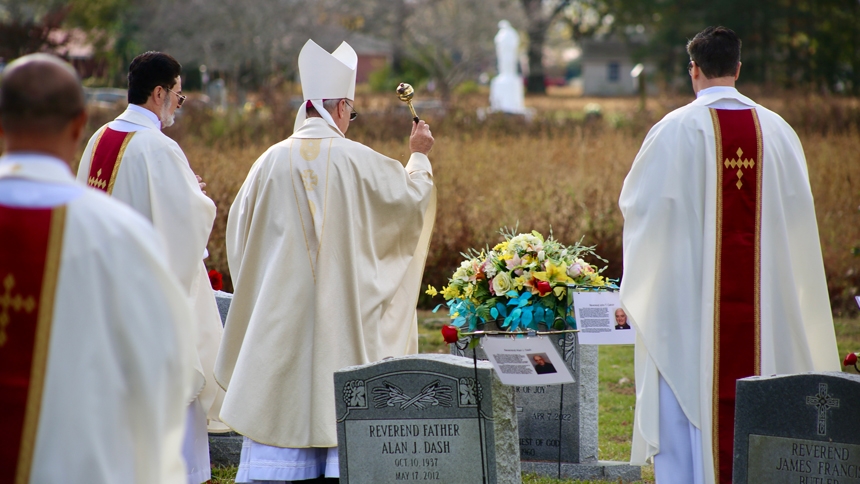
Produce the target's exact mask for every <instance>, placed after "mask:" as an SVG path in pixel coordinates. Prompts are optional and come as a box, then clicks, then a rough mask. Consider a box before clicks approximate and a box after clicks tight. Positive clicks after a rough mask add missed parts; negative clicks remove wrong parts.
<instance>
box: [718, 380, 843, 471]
mask: <svg viewBox="0 0 860 484" xmlns="http://www.w3.org/2000/svg"><path fill="white" fill-rule="evenodd" d="M733 482H734V484H747V483H749V484H757V483H762V482H767V483H769V484H782V483H785V484H788V483H791V484H860V376H858V375H853V374H849V373H839V372H825V373H805V374H798V375H784V376H771V377H750V378H744V379H741V380H738V382H737V400H736V402H735V444H734V469H733Z"/></svg>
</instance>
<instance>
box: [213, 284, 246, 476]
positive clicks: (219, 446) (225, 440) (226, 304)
mask: <svg viewBox="0 0 860 484" xmlns="http://www.w3.org/2000/svg"><path fill="white" fill-rule="evenodd" d="M215 302H216V303H217V304H218V312H219V313H220V314H221V324H222V325H223V324H224V323H226V322H227V311H229V310H230V303H231V302H233V295H232V294H230V293H229V292H224V291H215ZM242 440H243V439H242V436H241V435H239V434H237V433H236V432H222V433H214V432H212V433H209V461H210V462H211V463H212V464H214V465H216V466H221V467H231V466H233V467H235V466H238V465H239V456H240V454H241V452H242Z"/></svg>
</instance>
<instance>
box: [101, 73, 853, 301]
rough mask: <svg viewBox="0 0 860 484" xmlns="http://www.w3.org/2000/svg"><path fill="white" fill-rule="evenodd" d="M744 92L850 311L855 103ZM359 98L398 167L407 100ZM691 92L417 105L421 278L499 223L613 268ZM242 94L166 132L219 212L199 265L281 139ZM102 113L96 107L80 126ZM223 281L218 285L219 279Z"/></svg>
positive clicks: (259, 104) (471, 98) (282, 124)
mask: <svg viewBox="0 0 860 484" xmlns="http://www.w3.org/2000/svg"><path fill="white" fill-rule="evenodd" d="M753 91H755V90H754V89H753ZM747 92H748V91H747ZM753 94H754V95H755V96H756V100H757V101H758V102H760V103H761V104H763V105H765V106H767V107H769V108H771V109H773V110H775V111H777V112H778V113H780V114H781V115H783V117H784V118H785V119H786V120H787V121H788V122H789V123H790V124H791V125H792V126H794V127H795V129H796V130H797V131H798V134H799V136H800V138H801V141H802V142H803V146H804V149H805V152H806V156H807V161H808V166H809V173H810V182H811V185H812V190H813V194H814V196H815V201H816V212H817V215H818V223H819V232H820V237H821V243H822V249H823V253H824V261H825V267H826V271H827V275H828V284H829V286H830V293H831V300H832V303H833V308H834V312H835V313H836V314H847V313H853V312H855V309H856V306H855V305H854V304H853V302H852V301H851V299H852V298H851V296H853V295H854V294H855V293H856V292H857V288H858V285H860V264H858V262H860V258H858V257H855V256H854V255H853V254H852V249H853V248H854V247H855V246H857V245H860V212H858V204H860V185H854V184H855V183H858V184H860V100H858V99H854V98H834V97H822V96H815V95H793V94H785V93H782V94H773V93H767V92H754V93H753ZM357 97H358V100H357V102H356V109H357V110H358V111H359V112H360V113H361V114H360V116H359V118H358V120H356V122H355V123H353V124H352V125H351V127H350V130H349V132H348V136H349V137H350V138H352V139H354V140H357V141H360V142H363V143H365V144H367V145H369V146H371V147H372V148H374V149H376V150H377V151H379V152H381V153H384V154H386V155H388V156H391V157H392V158H395V159H398V160H400V161H402V162H404V163H405V161H406V160H407V159H408V156H409V150H408V146H407V137H408V134H409V129H410V122H411V121H410V118H409V115H408V114H407V111H406V110H405V108H404V107H403V106H402V105H400V104H399V103H398V102H397V100H396V99H395V97H394V96H393V95H392V96H384V95H379V94H366V95H359V96H357ZM691 98H692V96H674V97H668V96H662V97H652V98H649V99H648V102H647V104H646V106H645V110H644V111H641V110H640V109H639V101H638V99H635V98H583V97H579V96H574V95H570V93H568V92H565V91H563V90H561V91H555V92H550V94H549V95H547V96H538V97H528V98H527V99H526V105H527V106H528V107H530V108H532V109H533V110H534V116H533V118H532V119H531V120H530V121H527V120H525V119H523V118H521V117H515V116H499V115H495V116H489V117H487V118H485V119H483V120H481V119H479V117H478V116H477V114H476V112H477V110H478V109H480V108H482V107H485V106H486V103H487V101H486V99H487V97H486V93H476V94H471V95H464V96H459V97H454V98H452V99H450V100H448V102H447V103H441V102H438V101H435V102H431V103H419V104H418V106H417V109H418V110H419V115H421V116H422V117H423V118H426V119H427V120H428V122H429V123H430V124H431V127H432V130H433V132H434V135H435V137H436V145H435V147H434V148H433V151H432V153H431V161H432V163H433V169H434V177H435V181H436V184H437V189H438V200H439V205H438V214H437V219H436V227H435V231H434V234H433V239H432V242H431V251H430V255H429V257H428V260H427V268H426V271H425V284H426V283H431V284H434V285H436V286H437V287H438V286H440V285H442V284H443V283H444V282H445V280H446V278H447V276H448V275H450V273H451V271H452V270H453V268H454V267H455V266H456V265H457V264H458V263H459V258H460V255H459V253H460V252H461V251H463V250H465V249H467V248H469V247H483V246H485V245H487V244H490V245H492V244H494V243H495V242H497V241H498V240H499V236H498V233H497V232H498V229H499V228H500V227H502V226H507V227H514V226H518V227H519V229H520V230H521V231H525V230H538V231H540V232H542V233H548V232H549V231H550V230H552V232H553V234H554V235H555V237H556V238H557V239H559V240H562V241H563V242H566V243H572V242H574V241H576V240H579V239H580V237H584V243H587V244H596V245H597V252H598V253H599V254H601V255H603V256H604V257H606V258H607V259H608V260H609V268H608V269H607V272H608V274H609V275H610V276H613V277H618V276H620V275H621V273H622V267H621V229H622V223H623V221H622V218H621V214H620V212H619V210H618V205H617V201H618V195H619V193H620V190H621V185H622V183H623V180H624V177H625V175H626V174H627V171H628V170H629V168H630V165H631V163H632V161H633V158H634V156H635V155H636V152H637V151H638V149H639V145H640V144H641V142H642V139H643V138H644V136H645V134H646V133H647V130H648V129H649V128H650V127H651V126H652V125H653V124H654V123H655V122H656V121H657V120H659V119H660V118H661V117H662V116H663V115H664V114H666V113H667V112H669V111H671V110H672V109H674V108H677V107H679V106H682V105H683V104H685V103H687V102H689V101H690V100H691ZM248 99H249V102H248V103H247V104H246V108H244V109H238V110H234V111H230V112H228V113H220V114H219V113H216V112H213V111H211V110H209V109H207V108H204V107H201V106H197V107H195V104H194V102H190V103H189V104H188V105H187V108H183V113H182V116H180V118H179V119H178V122H177V126H176V127H174V128H170V129H169V130H168V131H167V132H168V134H169V135H170V136H172V137H174V138H175V139H177V140H178V141H179V143H180V145H181V146H182V148H183V149H184V150H185V153H186V154H187V155H188V158H189V161H190V163H191V165H192V168H193V169H194V171H195V172H196V173H198V174H199V175H201V176H202V177H203V178H204V179H205V181H206V182H207V183H208V188H207V190H208V192H209V195H210V196H211V197H212V199H213V200H214V201H215V202H216V204H217V206H218V218H217V220H216V224H215V227H214V229H213V231H212V236H211V238H210V242H209V252H210V254H211V257H210V259H209V260H208V261H207V265H208V266H210V268H215V269H218V270H219V271H222V272H224V273H225V274H227V273H228V272H229V271H228V267H227V260H226V255H225V250H224V230H225V226H226V218H227V213H228V211H229V208H230V204H231V203H232V201H233V198H234V196H235V194H236V192H237V191H238V189H239V187H240V186H241V184H242V182H243V181H244V178H245V176H246V174H247V172H248V170H249V168H250V166H251V165H252V164H253V162H254V161H255V159H256V158H257V157H258V156H259V155H260V154H262V153H263V151H264V150H265V149H266V148H268V147H269V146H270V145H271V144H272V143H275V142H277V141H280V140H281V139H283V138H286V137H287V136H289V134H290V133H291V132H292V126H293V116H294V114H293V111H292V110H291V109H290V108H289V102H288V101H287V99H286V96H284V95H272V94H268V95H266V94H264V95H258V96H249V98H248ZM442 106H446V108H443V107H442ZM598 108H599V114H594V112H596V111H597V110H598ZM587 111H591V112H592V114H591V115H588V114H586V113H587ZM110 114H112V113H94V115H93V120H92V123H91V129H95V127H97V126H98V125H99V124H100V123H102V122H104V120H106V119H109V118H110ZM225 282H227V283H228V289H229V278H225ZM424 302H425V303H428V302H427V301H424Z"/></svg>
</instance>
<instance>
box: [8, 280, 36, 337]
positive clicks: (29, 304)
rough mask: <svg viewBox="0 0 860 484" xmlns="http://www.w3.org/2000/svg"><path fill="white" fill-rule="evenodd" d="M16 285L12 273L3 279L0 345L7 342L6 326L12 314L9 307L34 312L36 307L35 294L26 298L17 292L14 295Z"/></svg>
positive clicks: (17, 310)
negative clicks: (13, 290)
mask: <svg viewBox="0 0 860 484" xmlns="http://www.w3.org/2000/svg"><path fill="white" fill-rule="evenodd" d="M13 287H15V277H13V276H12V274H11V273H10V274H9V275H8V276H6V278H5V279H3V289H4V292H3V294H0V347H2V346H3V345H4V344H6V339H7V338H8V337H7V336H6V326H7V325H9V322H10V319H11V318H10V316H9V308H12V310H13V311H15V312H21V310H22V309H23V310H24V312H26V313H28V314H29V313H31V312H33V308H35V307H36V300H35V299H33V296H29V297H27V298H26V299H25V298H24V297H22V296H21V295H20V294H16V295H15V296H12V288H13Z"/></svg>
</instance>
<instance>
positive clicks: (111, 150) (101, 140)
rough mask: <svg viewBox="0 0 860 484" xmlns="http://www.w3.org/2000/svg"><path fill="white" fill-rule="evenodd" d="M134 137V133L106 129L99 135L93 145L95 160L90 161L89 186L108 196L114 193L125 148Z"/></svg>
mask: <svg viewBox="0 0 860 484" xmlns="http://www.w3.org/2000/svg"><path fill="white" fill-rule="evenodd" d="M132 136H134V132H131V133H123V132H121V131H114V130H112V129H110V128H105V129H104V130H103V131H102V132H101V134H99V137H98V139H96V143H95V145H93V158H92V160H90V173H89V177H88V178H87V185H89V186H91V187H94V188H98V189H99V190H101V191H103V192H107V194H108V195H110V194H111V193H113V184H114V182H115V181H116V174H117V172H118V171H119V165H120V163H122V155H123V154H125V147H126V146H128V142H129V141H131V137H132Z"/></svg>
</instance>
